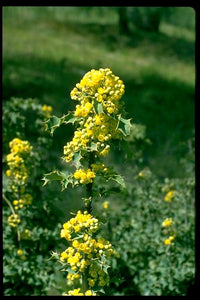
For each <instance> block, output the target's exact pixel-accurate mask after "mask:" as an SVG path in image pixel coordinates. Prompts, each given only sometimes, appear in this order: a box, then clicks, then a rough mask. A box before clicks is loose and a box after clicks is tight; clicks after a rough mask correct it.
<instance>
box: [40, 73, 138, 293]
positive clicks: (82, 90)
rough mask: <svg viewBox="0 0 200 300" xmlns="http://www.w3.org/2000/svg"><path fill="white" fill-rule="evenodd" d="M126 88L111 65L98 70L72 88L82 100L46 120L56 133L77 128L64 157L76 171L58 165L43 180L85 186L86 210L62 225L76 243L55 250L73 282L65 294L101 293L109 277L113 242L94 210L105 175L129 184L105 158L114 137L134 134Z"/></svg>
mask: <svg viewBox="0 0 200 300" xmlns="http://www.w3.org/2000/svg"><path fill="white" fill-rule="evenodd" d="M123 93H124V84H123V82H122V80H120V79H119V77H118V76H115V75H114V74H113V73H112V71H111V70H110V69H108V68H106V69H103V68H100V69H99V70H94V69H93V70H91V71H89V72H87V73H86V74H85V75H84V76H83V78H82V79H81V81H80V83H78V84H76V87H75V88H74V89H73V90H72V91H71V98H72V99H73V100H74V101H78V104H77V105H76V107H75V111H74V112H69V113H68V114H67V115H63V116H62V117H61V118H58V117H56V116H51V117H50V118H49V119H48V120H47V121H46V123H45V125H46V130H49V131H50V132H51V133H52V134H53V133H54V131H55V129H56V128H58V127H59V126H60V125H61V124H63V123H64V124H69V123H72V124H73V125H74V126H75V127H76V130H75V132H74V136H73V138H72V140H71V141H68V142H67V143H66V145H65V146H64V156H63V160H64V161H65V162H67V163H68V164H70V167H71V172H60V171H57V170H56V171H53V172H51V173H48V174H45V175H44V178H43V180H44V185H46V184H47V183H49V182H50V181H54V180H59V181H60V182H61V185H62V190H64V189H66V188H67V187H68V185H69V184H71V185H72V187H75V186H85V187H86V197H83V198H82V200H83V202H84V209H83V212H81V211H80V210H79V211H78V212H77V213H76V216H75V217H73V218H71V219H70V220H69V221H68V222H66V223H65V224H64V225H63V229H62V230H61V237H62V238H65V239H66V240H67V241H68V242H70V243H71V245H70V246H69V247H68V248H67V249H66V250H65V251H64V252H62V253H61V254H60V255H59V254H58V253H55V252H53V253H52V254H53V256H55V257H56V258H57V259H58V260H59V262H60V263H61V264H62V265H63V266H64V269H63V271H67V272H68V275H67V280H68V284H73V285H74V289H73V290H69V291H68V293H67V294H65V295H96V294H97V293H101V292H103V289H102V287H103V286H104V285H106V284H108V282H109V275H108V272H107V269H108V268H109V265H108V263H107V258H108V257H109V256H110V255H111V254H113V253H114V250H113V249H112V245H111V244H110V242H109V241H106V240H105V239H103V238H102V237H97V236H98V233H97V231H98V229H99V225H100V224H99V223H100V221H99V220H98V218H96V217H94V216H92V214H91V213H92V201H93V200H94V197H97V196H100V197H101V192H100V189H98V187H99V186H100V185H99V182H100V180H103V181H104V184H105V182H106V181H110V180H114V181H116V182H117V183H118V184H120V186H121V187H122V188H124V187H125V182H124V179H123V177H122V176H121V175H119V174H117V173H116V172H115V171H114V170H113V168H112V167H108V166H106V165H105V163H104V161H103V158H104V157H105V156H107V155H108V154H109V152H110V148H111V145H112V140H115V139H123V137H125V136H127V135H129V134H130V130H131V126H132V125H131V122H130V119H125V118H124V117H122V112H123V102H122V101H121V97H122V95H123ZM74 168H75V170H74ZM69 169H70V168H69ZM94 191H95V193H94ZM77 281H78V282H79V285H77Z"/></svg>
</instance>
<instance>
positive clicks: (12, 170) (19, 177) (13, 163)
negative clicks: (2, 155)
mask: <svg viewBox="0 0 200 300" xmlns="http://www.w3.org/2000/svg"><path fill="white" fill-rule="evenodd" d="M9 147H10V149H11V153H9V154H8V155H7V157H6V160H7V163H8V166H9V169H8V170H7V171H6V175H7V176H8V177H13V180H14V183H15V184H17V185H23V184H24V183H25V182H26V180H27V177H28V169H27V167H26V165H25V158H26V157H27V155H30V152H31V150H32V146H30V144H29V142H28V141H22V140H20V139H19V138H15V139H13V140H12V141H11V142H10V143H9Z"/></svg>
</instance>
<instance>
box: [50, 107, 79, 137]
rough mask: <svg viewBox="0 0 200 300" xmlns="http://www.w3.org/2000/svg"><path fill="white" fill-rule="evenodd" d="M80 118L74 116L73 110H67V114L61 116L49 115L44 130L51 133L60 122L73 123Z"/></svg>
mask: <svg viewBox="0 0 200 300" xmlns="http://www.w3.org/2000/svg"><path fill="white" fill-rule="evenodd" d="M79 119H80V118H77V117H75V116H74V113H73V112H69V113H68V114H67V115H63V116H62V117H61V118H58V117H56V116H51V117H50V118H49V119H48V120H47V121H46V122H45V124H46V128H45V130H46V131H50V133H51V134H52V135H53V133H54V131H55V130H56V129H57V128H58V127H59V126H60V125H62V124H68V123H72V124H74V122H75V121H78V120H79Z"/></svg>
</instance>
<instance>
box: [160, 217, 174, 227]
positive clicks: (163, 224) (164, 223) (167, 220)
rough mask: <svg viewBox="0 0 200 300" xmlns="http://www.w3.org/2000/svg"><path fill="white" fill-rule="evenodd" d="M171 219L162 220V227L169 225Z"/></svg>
mask: <svg viewBox="0 0 200 300" xmlns="http://www.w3.org/2000/svg"><path fill="white" fill-rule="evenodd" d="M172 222H173V220H172V218H166V219H165V220H164V221H163V222H162V227H170V226H171V224H172Z"/></svg>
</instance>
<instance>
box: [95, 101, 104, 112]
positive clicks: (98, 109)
mask: <svg viewBox="0 0 200 300" xmlns="http://www.w3.org/2000/svg"><path fill="white" fill-rule="evenodd" d="M94 109H95V111H96V113H97V114H98V115H99V114H100V113H102V112H103V106H102V104H101V103H100V102H97V101H95V102H94Z"/></svg>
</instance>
